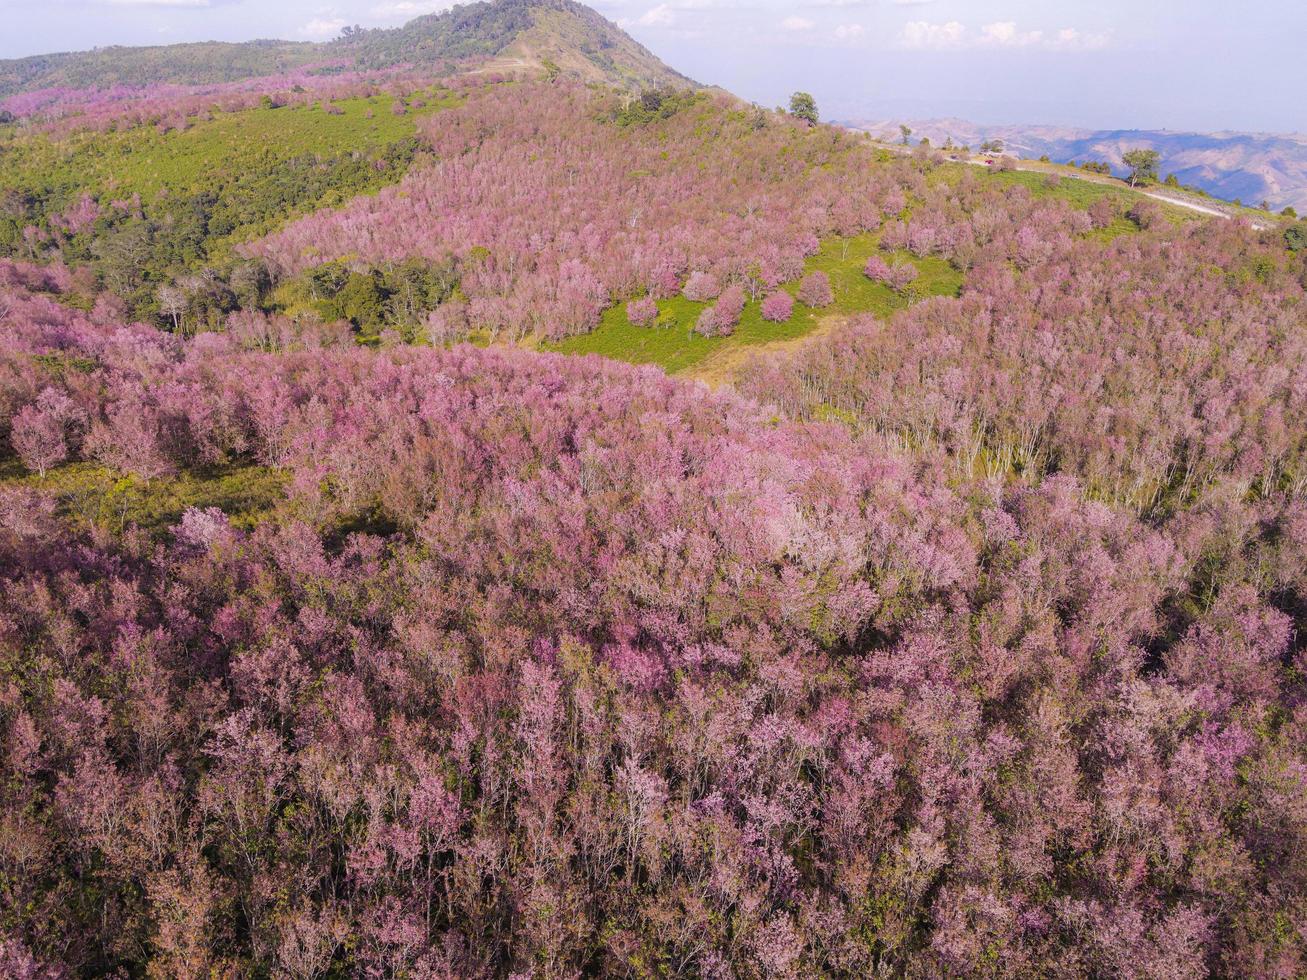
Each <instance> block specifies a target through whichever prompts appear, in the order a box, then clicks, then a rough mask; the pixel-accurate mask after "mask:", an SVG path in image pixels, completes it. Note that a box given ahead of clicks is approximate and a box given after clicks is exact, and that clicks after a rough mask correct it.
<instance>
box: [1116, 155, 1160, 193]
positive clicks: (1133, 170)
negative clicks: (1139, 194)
mask: <svg viewBox="0 0 1307 980" xmlns="http://www.w3.org/2000/svg"><path fill="white" fill-rule="evenodd" d="M1161 159H1162V156H1161V154H1160V153H1158V152H1157V151H1156V150H1146V149H1144V148H1143V147H1140V148H1138V149H1134V150H1127V151H1126V153H1125V154H1124V155H1123V156H1122V157H1121V161H1122V162H1123V163H1124V164H1125V165H1126V166H1127V167H1129V168H1130V186H1131V187H1134V186H1136V185H1138V184H1150V183H1153V182H1154V181H1156V180H1157V165H1158V164H1159V163H1160V162H1161Z"/></svg>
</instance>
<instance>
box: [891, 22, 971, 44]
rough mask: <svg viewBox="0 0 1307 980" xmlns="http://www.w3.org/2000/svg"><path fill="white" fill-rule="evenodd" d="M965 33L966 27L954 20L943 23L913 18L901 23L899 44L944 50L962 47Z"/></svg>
mask: <svg viewBox="0 0 1307 980" xmlns="http://www.w3.org/2000/svg"><path fill="white" fill-rule="evenodd" d="M966 34H967V29H966V28H965V27H963V26H962V25H961V24H960V23H958V22H957V21H956V20H950V21H948V22H947V23H944V24H932V23H931V22H930V21H926V20H914V21H909V22H908V23H906V24H904V25H903V32H902V33H901V34H900V35H899V46H900V47H904V48H912V49H914V50H918V51H944V50H949V49H953V48H960V47H962V46H963V45H964V43H965V41H966Z"/></svg>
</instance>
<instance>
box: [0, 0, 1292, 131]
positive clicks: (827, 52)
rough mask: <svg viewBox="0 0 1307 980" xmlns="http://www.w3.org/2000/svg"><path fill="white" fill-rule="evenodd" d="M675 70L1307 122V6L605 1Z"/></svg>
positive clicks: (73, 2) (270, 33)
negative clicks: (1306, 92) (1305, 75)
mask: <svg viewBox="0 0 1307 980" xmlns="http://www.w3.org/2000/svg"><path fill="white" fill-rule="evenodd" d="M3 6H4V9H5V11H6V14H7V18H8V21H9V23H10V25H11V27H12V29H11V30H10V31H8V32H7V33H6V35H5V37H3V38H0V57H4V58H13V57H23V56H27V55H33V54H45V53H50V52H54V51H68V50H83V49H87V48H92V47H102V46H107V45H111V44H168V43H176V42H182V41H201V40H223V41H240V40H251V39H254V38H282V39H286V40H326V39H329V38H331V37H334V36H336V35H337V34H339V32H340V30H341V28H343V27H344V26H346V25H352V24H358V25H361V26H363V27H388V26H397V25H399V24H401V23H403V22H405V21H407V20H409V19H411V18H413V17H416V16H419V15H421V14H424V13H432V12H437V11H440V10H444V9H448V8H449V6H450V4H448V3H445V2H430V0H380V2H378V0H342V2H336V3H325V4H324V3H323V2H322V0H287V2H285V3H283V4H280V5H278V6H277V7H275V8H269V7H267V6H266V5H261V4H256V3H254V2H252V0H53V2H41V3H36V2H31V0H5V2H4V4H3ZM592 6H594V7H595V9H597V10H599V11H600V12H601V13H603V14H604V15H605V16H607V17H609V18H610V19H612V20H614V21H615V22H617V23H618V24H619V25H620V26H621V27H623V28H624V29H625V30H627V31H628V32H629V33H630V34H631V35H632V36H633V37H635V38H636V39H637V40H638V41H640V42H641V43H643V44H644V45H645V46H647V47H648V48H649V49H650V50H651V51H653V53H654V54H656V55H658V57H660V58H662V59H663V60H664V61H665V62H667V63H668V64H669V65H671V66H672V67H674V68H676V69H678V70H679V71H681V72H684V73H685V74H687V75H689V76H691V77H693V78H695V79H696V80H698V81H700V82H704V83H707V84H717V85H721V86H723V87H724V88H727V89H729V90H730V91H732V92H734V93H736V94H737V95H740V96H742V97H744V98H748V99H752V100H755V101H757V102H760V103H763V104H765V105H778V104H781V103H783V102H784V101H785V100H786V99H787V98H788V96H789V93H790V92H792V91H793V90H795V89H800V88H801V89H806V90H807V91H810V92H812V93H813V94H814V95H815V96H816V98H817V101H818V104H819V106H820V108H821V111H822V114H823V116H824V117H826V118H833V119H855V118H861V119H869V118H871V119H874V118H894V117H907V118H922V119H924V118H940V117H960V118H964V119H968V120H971V121H975V122H978V123H984V124H989V125H1004V124H1026V125H1056V126H1068V127H1079V128H1088V129H1170V130H1177V131H1199V132H1209V131H1215V130H1232V131H1242V132H1275V133H1295V132H1296V133H1301V132H1303V131H1304V130H1307V119H1305V118H1304V113H1303V110H1302V109H1301V102H1300V100H1299V99H1298V98H1297V97H1296V92H1297V91H1298V88H1299V86H1298V84H1297V82H1298V79H1297V77H1296V76H1297V68H1296V65H1297V60H1296V59H1297V57H1298V56H1299V52H1298V50H1297V48H1298V46H1299V42H1300V40H1301V39H1302V38H1303V37H1307V9H1304V8H1303V7H1301V6H1299V5H1297V4H1293V3H1290V2H1288V0H1274V2H1268V3H1260V4H1256V5H1254V6H1252V7H1250V8H1249V9H1246V10H1244V11H1241V12H1240V14H1239V16H1238V17H1237V18H1232V17H1231V16H1230V13H1229V8H1228V6H1226V5H1219V6H1218V4H1217V3H1215V2H1214V0H1198V2H1195V3H1191V4H1186V5H1185V6H1184V7H1183V8H1182V9H1181V8H1179V7H1178V5H1172V4H1167V5H1164V7H1162V8H1160V9H1159V7H1158V6H1151V7H1146V6H1142V5H1138V4H1126V3H1124V2H1122V0H1104V2H1103V3H1100V4H1098V5H1096V6H1092V7H1091V6H1089V5H1086V4H1081V3H1071V2H1052V3H1049V2H1045V3H1039V2H1036V0H805V2H801V3H795V2H784V3H782V2H768V0H756V2H749V0H666V2H658V0H597V2H595V3H593V4H592Z"/></svg>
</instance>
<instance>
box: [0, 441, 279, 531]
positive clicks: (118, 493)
mask: <svg viewBox="0 0 1307 980" xmlns="http://www.w3.org/2000/svg"><path fill="white" fill-rule="evenodd" d="M287 481H288V477H287V475H286V474H285V473H284V472H282V471H281V470H276V469H272V468H270V467H266V466H256V465H231V466H219V467H210V468H205V469H199V470H187V471H184V472H182V473H179V474H177V475H176V476H172V477H163V478H159V479H155V480H151V481H150V482H149V483H146V482H145V481H144V480H141V479H138V478H137V477H134V476H123V475H121V474H118V473H115V472H114V471H112V470H110V469H108V468H106V467H104V466H100V465H98V464H95V463H68V464H66V465H64V466H59V467H56V468H55V469H52V470H50V471H49V472H48V473H46V475H45V477H44V478H42V477H39V476H37V475H36V474H34V473H28V472H27V471H26V470H25V469H24V468H23V467H22V465H21V464H20V463H19V462H18V461H17V460H16V459H12V458H10V459H8V460H6V461H5V462H4V463H0V484H7V485H10V486H14V485H18V486H29V487H33V488H36V489H39V490H43V491H45V492H47V493H53V494H54V495H55V496H56V497H57V498H58V500H59V509H60V513H61V514H62V515H63V516H64V517H65V518H66V519H68V520H69V521H71V522H72V523H73V524H75V525H80V526H84V527H85V526H90V525H95V526H98V527H101V528H105V529H107V530H109V531H111V532H113V533H115V534H121V533H122V532H123V531H124V530H126V529H127V528H128V527H131V526H132V525H136V526H137V527H140V528H142V529H144V530H146V531H149V532H151V533H154V534H162V533H164V532H165V531H166V530H167V529H168V528H170V527H172V526H173V525H175V524H176V523H177V522H178V521H180V520H181V516H182V514H183V513H184V512H185V511H186V509H187V508H189V507H219V508H221V509H222V510H223V512H224V513H226V514H227V516H228V517H229V518H230V519H231V522H232V524H233V525H234V526H236V527H241V528H250V527H253V526H254V525H255V524H258V523H259V522H260V521H262V520H264V519H265V518H267V517H268V516H270V515H271V514H272V512H273V511H274V510H275V509H276V507H277V506H278V505H279V504H280V503H281V502H282V501H283V500H284V499H285V497H286V485H287Z"/></svg>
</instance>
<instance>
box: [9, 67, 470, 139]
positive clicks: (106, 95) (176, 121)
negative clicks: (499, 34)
mask: <svg viewBox="0 0 1307 980" xmlns="http://www.w3.org/2000/svg"><path fill="white" fill-rule="evenodd" d="M333 67H334V68H340V69H341V70H337V71H331V72H322V71H320V70H317V69H321V68H333ZM431 81H432V72H431V71H430V70H428V71H425V72H424V71H419V70H416V69H414V68H412V67H411V66H399V67H396V68H389V69H378V70H368V71H360V70H354V69H348V70H346V69H344V68H343V67H341V66H340V65H331V64H327V63H324V64H322V65H316V66H306V67H304V68H302V69H298V70H296V71H292V72H285V73H283V74H279V75H270V76H261V77H257V78H248V79H242V80H239V81H234V82H218V83H212V84H207V85H180V84H170V83H156V84H151V85H126V84H118V85H110V86H106V87H103V88H72V87H60V88H46V89H38V90H35V91H31V92H21V93H18V94H15V95H11V96H8V97H7V98H4V99H0V110H5V111H8V112H10V113H12V114H13V115H14V116H15V117H17V118H19V119H22V120H24V122H25V123H26V124H27V125H28V126H32V127H35V128H38V129H40V130H42V131H44V132H48V133H51V134H55V135H59V134H66V133H70V132H74V131H77V130H94V131H100V132H105V131H111V130H115V129H127V128H132V127H136V126H157V127H160V128H161V129H162V130H164V131H167V130H169V129H185V128H186V127H187V126H188V125H189V124H190V123H191V122H192V121H193V120H195V119H196V118H200V117H204V116H207V115H209V114H211V113H214V112H239V111H241V110H244V109H253V108H256V107H258V106H260V105H263V104H266V103H265V102H264V100H265V98H266V99H271V100H272V102H273V104H274V105H277V106H288V105H299V106H309V105H313V104H315V103H324V104H329V103H330V101H331V100H334V99H352V98H365V97H369V96H373V95H380V94H389V95H394V96H397V97H402V96H405V95H408V94H410V93H411V92H413V91H414V90H415V89H417V88H421V87H423V86H426V85H429V84H431ZM448 84H449V85H451V86H455V87H456V86H458V85H459V84H460V82H459V80H458V79H449V80H448Z"/></svg>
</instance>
